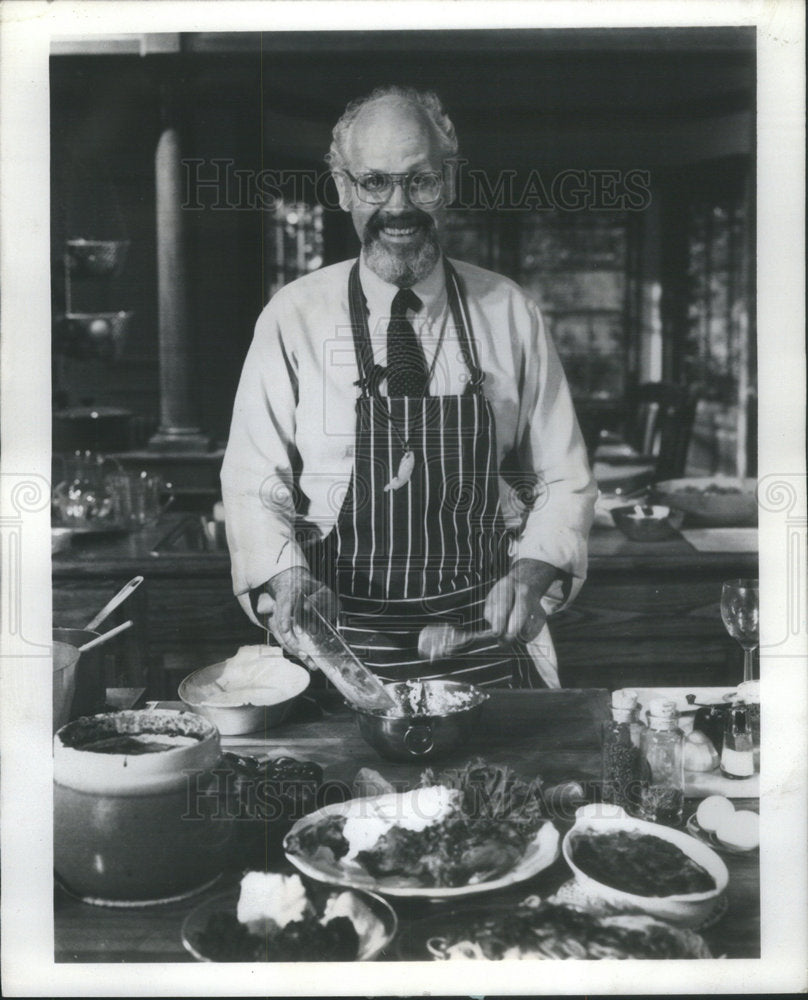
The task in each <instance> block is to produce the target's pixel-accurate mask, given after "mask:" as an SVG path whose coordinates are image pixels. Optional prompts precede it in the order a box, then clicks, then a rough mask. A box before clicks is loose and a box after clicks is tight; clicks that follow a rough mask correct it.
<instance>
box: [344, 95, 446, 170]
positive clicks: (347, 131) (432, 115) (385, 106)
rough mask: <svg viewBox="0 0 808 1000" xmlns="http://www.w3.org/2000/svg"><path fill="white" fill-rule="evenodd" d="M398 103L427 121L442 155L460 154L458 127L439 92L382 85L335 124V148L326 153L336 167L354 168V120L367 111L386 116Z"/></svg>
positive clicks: (350, 105) (363, 98) (352, 103)
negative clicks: (458, 150) (456, 131)
mask: <svg viewBox="0 0 808 1000" xmlns="http://www.w3.org/2000/svg"><path fill="white" fill-rule="evenodd" d="M395 106H398V108H399V109H400V110H403V109H404V108H409V109H411V110H412V113H413V114H414V115H415V117H416V118H417V117H419V116H420V118H421V120H422V121H423V122H425V123H426V124H427V127H428V128H429V129H430V141H431V142H432V143H433V144H434V145H435V147H436V150H437V151H438V154H439V156H440V157H441V159H446V158H448V157H452V156H455V155H456V153H457V136H456V135H455V128H454V125H453V124H452V122H451V119H450V118H449V116H448V115H447V114H446V112H445V111H444V109H443V105H442V104H441V101H440V98H439V97H438V96H437V95H436V94H433V93H431V92H430V91H419V90H415V89H414V88H412V87H397V86H389V87H378V88H377V89H376V90H374V91H373V92H372V93H371V94H369V95H368V96H367V97H361V98H359V99H357V100H355V101H352V102H351V103H350V104H349V105H348V107H347V108H346V109H345V112H344V114H343V115H342V117H341V118H340V120H339V121H338V122H337V124H336V125H335V126H334V132H333V136H332V142H331V149H330V150H329V152H328V155H327V156H326V160H327V161H328V163H329V164H330V166H331V168H332V170H335V171H338V170H341V169H344V168H345V167H347V168H348V169H350V166H349V164H348V156H349V152H350V151H349V146H350V142H351V139H352V136H351V133H352V131H353V126H354V123H355V122H356V121H357V120H358V119H359V118H360V117H364V116H365V112H368V113H375V114H381V115H382V116H384V115H385V113H388V114H389V113H390V111H391V109H392V108H393V107H395Z"/></svg>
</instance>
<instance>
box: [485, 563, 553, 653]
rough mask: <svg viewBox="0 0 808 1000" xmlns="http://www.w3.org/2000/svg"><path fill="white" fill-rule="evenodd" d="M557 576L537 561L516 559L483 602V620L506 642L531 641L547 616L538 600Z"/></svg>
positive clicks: (547, 566)
mask: <svg viewBox="0 0 808 1000" xmlns="http://www.w3.org/2000/svg"><path fill="white" fill-rule="evenodd" d="M557 575H558V570H557V569H556V567H555V566H551V565H550V564H549V563H546V562H542V561H541V560H540V559H519V560H517V561H516V562H515V563H514V564H513V566H512V567H511V568H510V570H509V572H508V573H506V574H505V576H503V577H502V578H501V579H500V580H497V582H496V583H495V584H494V586H493V587H492V588H491V590H490V591H489V593H488V597H487V598H486V601H485V611H484V614H485V617H486V620H487V621H488V623H489V625H490V626H491V628H492V630H493V631H494V632H495V633H496V634H497V635H500V636H502V637H503V638H504V639H505V640H506V641H508V642H513V640H514V639H519V640H520V641H521V642H531V641H532V640H533V639H535V638H536V636H537V635H538V634H539V632H541V630H542V629H543V628H544V623H545V621H546V619H547V615H546V614H545V612H544V609H543V608H542V606H541V599H542V597H543V596H544V594H545V593H546V591H547V588H548V587H549V586H550V584H551V583H552V582H553V580H554V579H555V578H556V576H557Z"/></svg>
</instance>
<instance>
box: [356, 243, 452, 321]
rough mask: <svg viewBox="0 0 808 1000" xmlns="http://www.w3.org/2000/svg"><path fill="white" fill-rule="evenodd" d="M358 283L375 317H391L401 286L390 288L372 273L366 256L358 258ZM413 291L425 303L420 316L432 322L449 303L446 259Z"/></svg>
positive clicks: (417, 284)
mask: <svg viewBox="0 0 808 1000" xmlns="http://www.w3.org/2000/svg"><path fill="white" fill-rule="evenodd" d="M359 281H360V283H361V285H362V291H363V292H364V293H365V298H366V300H367V304H368V309H369V310H370V312H372V313H375V314H382V315H385V316H387V315H389V314H390V307H391V306H392V304H393V299H394V298H395V295H396V292H398V291H399V288H398V285H391V284H390V283H389V282H387V281H382V279H381V278H380V277H379V276H378V274H376V272H375V271H371V269H370V268H369V267H368V265H367V262H366V261H365V255H364V254H360V256H359ZM412 290H413V291H414V292H415V294H416V295H417V296H418V298H419V299H420V300H421V302H423V304H424V307H423V309H422V310H421V312H420V313H419V316H420V317H426V318H427V319H432V318H433V317H435V316H437V315H439V314H440V313H441V311H442V310H443V308H444V306H445V304H446V298H447V296H446V274H445V272H444V268H443V257H441V258H440V260H439V261H438V263H437V264H436V265H435V266H434V267H433V268H432V270H431V272H430V273H429V274H428V275H427V276H426V277H425V278H423V279H422V280H421V281H418V282H416V283H415V284H414V285H413V286H412Z"/></svg>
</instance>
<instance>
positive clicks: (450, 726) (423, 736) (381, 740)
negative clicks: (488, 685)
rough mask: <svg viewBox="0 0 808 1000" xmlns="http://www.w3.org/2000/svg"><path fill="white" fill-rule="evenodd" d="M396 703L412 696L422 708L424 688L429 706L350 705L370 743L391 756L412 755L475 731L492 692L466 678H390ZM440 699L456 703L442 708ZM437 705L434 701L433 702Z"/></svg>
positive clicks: (427, 754)
mask: <svg viewBox="0 0 808 1000" xmlns="http://www.w3.org/2000/svg"><path fill="white" fill-rule="evenodd" d="M384 686H385V689H386V690H387V691H389V692H390V694H391V695H392V696H393V698H394V700H395V701H396V703H397V705H404V704H405V703H408V702H410V701H413V702H414V707H415V708H416V709H417V708H418V700H419V692H421V691H423V693H424V695H425V705H426V707H427V710H426V711H424V712H420V711H415V712H413V713H411V714H407V713H406V712H405V711H404V710H403V709H402V710H401V711H393V710H391V711H390V712H376V711H367V710H365V709H360V708H357V707H356V706H355V705H352V706H351V707H352V708H353V710H354V713H355V715H356V721H357V724H358V726H359V732H360V733H361V734H362V737H363V739H364V740H365V742H366V743H369V744H370V746H372V747H373V749H374V750H376V751H377V753H379V754H380V755H381V756H382V757H384V758H386V759H387V760H397V761H411V760H427V759H431V758H434V757H437V756H438V755H439V754H441V753H442V752H444V751H446V750H450V749H452V747H455V746H457V745H458V744H459V743H462V742H463V741H465V740H467V739H469V738H471V737H473V735H474V733H475V732H476V731H477V729H478V727H479V723H480V716H481V714H482V711H483V704H484V703H485V702H486V701H487V700H488V697H489V696H488V695H487V694H486V693H485V692H484V691H481V690H480V689H479V688H478V687H475V686H474V685H473V684H464V683H462V682H461V681H442V680H427V681H404V682H401V683H398V684H385V685H384ZM441 703H443V704H446V705H450V706H452V705H454V706H456V707H452V708H447V709H446V710H444V711H439V710H438V707H435V706H440V705H441ZM430 706H432V707H430Z"/></svg>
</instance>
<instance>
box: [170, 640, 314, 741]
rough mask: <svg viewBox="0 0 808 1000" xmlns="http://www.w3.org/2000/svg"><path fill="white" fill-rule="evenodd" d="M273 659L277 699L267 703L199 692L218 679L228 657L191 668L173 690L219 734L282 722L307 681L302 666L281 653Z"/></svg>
mask: <svg viewBox="0 0 808 1000" xmlns="http://www.w3.org/2000/svg"><path fill="white" fill-rule="evenodd" d="M273 659H274V661H275V662H274V663H273V664H272V679H273V681H274V682H276V683H277V686H278V692H277V700H276V701H270V702H269V703H268V704H261V705H252V704H243V705H219V704H217V703H216V702H214V701H209V700H207V698H206V696H205V695H204V694H203V693H200V691H199V688H200V687H201V686H202V685H211V684H215V683H216V682H217V681H218V680H219V678H220V677H221V676H222V674H223V673H224V671H225V668H226V667H227V663H228V661H223V662H222V663H213V664H211V665H210V666H208V667H202V668H201V669H200V670H195V671H194V672H193V673H192V674H189V675H188V676H187V677H185V678H183V680H182V681H180V685H179V688H178V689H177V693H178V694H179V696H180V699H181V700H182V702H183V703H184V704H185V705H187V706H188V707H189V708H191V709H193V711H194V712H196V713H197V714H198V715H201V716H204V718H206V719H208V721H210V722H212V723H213V724H214V726H216V728H217V729H218V730H219V732H220V733H221V735H222V736H241V735H242V734H243V733H254V732H256V731H257V730H264V731H266V730H269V729H273V728H274V727H275V726H279V725H280V724H281V723H282V722H284V720H285V719H286V718H287V716H288V715H289V713H290V712H291V710H292V708H293V707H294V705H295V703H296V702H297V700H298V698H299V697H300V695H302V694H303V692H304V691H305V690H306V688H307V687H308V686H309V683H310V681H311V678H310V676H309V672H308V670H306V669H305V667H300V666H298V665H297V664H296V663H292V662H291V661H290V660H287V659H286V658H285V657H284V656H280V655H277V656H275V657H273ZM231 669H232V668H231Z"/></svg>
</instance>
